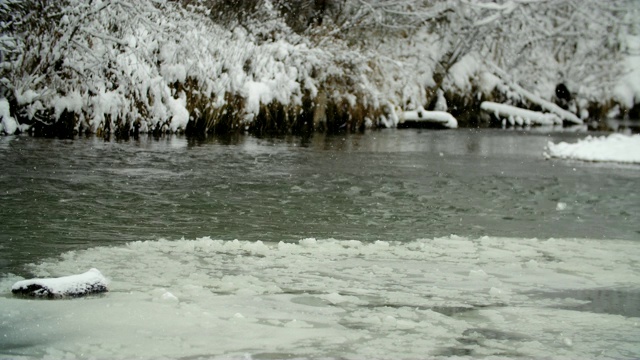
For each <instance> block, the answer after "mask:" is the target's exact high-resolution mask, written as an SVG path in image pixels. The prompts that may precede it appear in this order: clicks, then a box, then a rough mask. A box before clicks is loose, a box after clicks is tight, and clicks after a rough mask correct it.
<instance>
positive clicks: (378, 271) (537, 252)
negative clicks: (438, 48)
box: [0, 236, 640, 359]
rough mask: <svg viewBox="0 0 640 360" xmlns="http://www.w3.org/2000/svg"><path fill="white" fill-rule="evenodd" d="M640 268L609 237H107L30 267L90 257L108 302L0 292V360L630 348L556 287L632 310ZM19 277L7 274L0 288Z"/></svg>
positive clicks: (632, 342) (630, 337)
mask: <svg viewBox="0 0 640 360" xmlns="http://www.w3.org/2000/svg"><path fill="white" fill-rule="evenodd" d="M576 249H579V250H580V251H576ZM639 262H640V253H639V252H638V251H637V242H632V241H619V240H613V239H607V240H602V239H599V240H589V239H546V240H544V239H522V238H496V237H481V238H467V237H458V236H450V237H444V238H434V239H420V240H416V241H413V242H405V243H400V242H395V241H392V240H389V241H378V242H375V243H364V242H360V241H340V240H334V239H326V240H320V239H304V240H301V241H300V242H298V243H285V242H280V243H264V242H259V241H258V242H248V241H239V240H234V241H222V240H213V239H210V238H200V239H197V240H177V241H169V240H158V241H145V242H134V243H130V244H127V245H125V246H118V247H99V248H93V249H88V250H83V251H74V252H69V253H66V254H63V256H61V258H60V260H52V261H47V262H43V263H40V264H38V265H33V266H31V267H30V271H32V272H34V273H36V274H42V276H44V277H48V276H50V274H52V273H55V274H59V273H72V272H74V271H76V269H78V268H79V267H80V268H82V267H87V266H93V265H95V266H98V267H99V268H100V269H102V270H103V271H104V273H105V274H108V275H109V277H110V279H111V284H110V289H109V290H110V292H109V293H107V295H106V296H102V297H95V298H85V299H78V300H71V301H26V300H24V299H20V298H14V297H11V296H0V308H1V309H2V311H0V323H1V324H2V332H3V334H2V336H0V349H2V350H0V357H1V356H17V357H20V356H24V357H38V358H41V357H45V358H79V357H82V358H94V359H130V358H137V359H157V358H163V359H176V358H208V359H216V358H220V359H229V358H243V359H252V358H264V357H267V356H270V357H276V358H285V357H293V358H309V357H317V356H322V357H326V358H346V359H363V358H396V359H407V358H433V357H438V356H448V355H451V354H465V353H467V351H468V353H469V354H470V355H471V356H475V357H480V356H481V357H492V356H495V357H514V356H519V357H524V358H549V357H551V358H595V357H602V356H605V357H609V358H634V357H638V356H639V355H640V347H639V346H638V342H637V334H638V323H639V322H640V319H639V318H637V317H633V316H629V315H626V316H622V315H619V314H616V313H606V312H604V313H596V312H593V311H591V310H588V309H587V310H582V311H577V310H578V309H577V308H576V307H577V306H584V305H585V304H588V303H589V302H588V301H587V302H585V301H584V300H581V299H577V298H572V297H571V296H570V295H566V294H564V293H563V291H566V290H576V291H591V290H592V291H605V290H607V289H609V290H611V291H617V292H618V293H617V294H618V295H616V296H617V299H619V300H620V301H622V299H623V298H621V297H623V296H625V295H624V294H629V295H627V300H626V301H627V303H628V304H633V303H634V297H633V294H638V292H639V291H640V289H639V286H638V278H639V277H640V269H639V268H638V266H637V264H638V263H639ZM16 280H19V278H18V277H17V276H15V275H4V276H3V277H0V289H2V290H0V291H1V292H7V293H8V291H9V288H10V286H11V285H10V284H11V283H13V282H15V281H16ZM554 292H555V293H558V294H560V295H557V296H551V295H549V294H551V293H554ZM0 295H4V294H0ZM636 296H637V295H636ZM603 297H605V295H603ZM635 299H637V297H636V298H635ZM630 306H634V305H630ZM550 319H553V321H550ZM565 339H570V341H567V340H565Z"/></svg>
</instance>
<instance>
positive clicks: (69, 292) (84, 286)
mask: <svg viewBox="0 0 640 360" xmlns="http://www.w3.org/2000/svg"><path fill="white" fill-rule="evenodd" d="M31 286H37V287H38V289H37V290H35V291H33V292H32V295H33V296H52V297H62V296H74V295H85V294H86V293H87V292H91V291H92V289H94V288H95V287H96V286H99V287H104V288H106V287H107V279H106V278H105V277H104V276H103V275H102V273H100V271H99V270H98V269H95V268H92V269H90V270H89V271H87V272H85V273H83V274H78V275H69V276H63V277H58V278H43V279H29V280H22V281H18V282H16V283H15V284H13V286H12V287H11V290H12V291H22V290H24V291H27V290H29V289H28V288H29V287H31ZM29 291H30V290H29ZM30 292H31V291H30Z"/></svg>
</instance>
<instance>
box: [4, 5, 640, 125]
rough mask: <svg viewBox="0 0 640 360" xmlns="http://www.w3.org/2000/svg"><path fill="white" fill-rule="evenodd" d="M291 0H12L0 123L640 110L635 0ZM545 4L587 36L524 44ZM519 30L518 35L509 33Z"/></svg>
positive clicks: (342, 121) (598, 115)
mask: <svg viewBox="0 0 640 360" xmlns="http://www.w3.org/2000/svg"><path fill="white" fill-rule="evenodd" d="M293 3H295V1H289V2H287V1H275V0H274V1H266V0H264V1H253V2H246V3H243V5H242V6H240V5H238V7H234V6H228V5H225V3H224V2H217V1H209V2H205V3H201V4H200V5H198V6H195V5H193V4H191V2H189V1H182V2H174V1H166V2H155V1H150V0H142V1H138V2H135V3H129V2H125V1H121V0H103V1H95V2H92V3H91V4H86V3H85V2H83V1H80V0H69V1H66V2H56V3H52V4H41V3H38V2H33V1H29V0H12V1H7V2H6V3H5V5H4V7H3V8H2V9H1V10H0V17H2V20H3V22H2V24H3V25H2V30H3V33H4V34H5V36H4V37H3V38H2V39H3V40H2V41H1V42H0V53H1V54H2V59H1V61H2V63H1V65H2V66H0V78H1V79H2V81H0V90H1V91H0V93H1V94H0V97H1V98H2V100H0V101H1V103H0V110H1V111H0V116H2V125H1V126H2V129H0V132H4V133H7V134H12V133H16V132H29V133H32V134H34V135H40V136H60V137H68V136H71V135H73V134H77V133H93V134H97V135H99V136H103V135H112V134H113V135H116V136H127V135H134V134H139V133H155V134H160V133H167V132H169V133H186V134H189V135H201V134H205V133H216V134H222V133H231V132H245V131H247V132H250V133H254V134H287V133H304V132H311V131H324V132H336V131H345V130H347V131H358V130H362V129H365V128H376V127H395V126H397V125H398V122H399V118H400V116H399V115H400V114H401V112H403V111H409V110H417V109H420V108H424V109H426V110H437V111H448V112H449V113H450V114H451V115H452V116H453V117H455V118H456V119H457V122H458V126H460V127H477V126H500V125H501V122H502V119H501V118H500V117H497V116H495V115H494V114H493V113H491V112H485V111H482V110H481V104H482V103H483V102H485V101H490V102H496V103H500V104H508V105H513V106H518V107H521V108H525V109H529V110H534V111H542V110H544V111H551V112H555V113H561V111H560V110H562V111H568V112H569V113H570V114H571V116H573V117H575V119H577V121H587V122H590V123H593V124H595V125H593V127H594V128H597V129H602V127H603V125H602V124H603V122H602V121H600V120H601V119H605V118H607V117H619V118H625V117H631V118H634V117H635V116H636V115H637V114H638V113H639V111H638V105H637V104H636V102H637V100H636V99H640V89H637V86H636V85H637V83H639V82H636V81H633V79H631V80H630V76H631V78H633V76H636V77H637V74H636V73H637V71H636V72H632V73H629V71H628V70H629V69H632V70H634V69H635V68H634V66H635V65H636V64H637V61H636V58H637V56H636V57H633V56H630V55H629V56H627V54H631V53H632V50H634V49H636V47H637V46H636V45H637V41H635V40H634V39H637V37H638V29H637V26H635V25H634V22H633V21H629V19H632V18H633V14H635V13H637V11H638V6H637V5H634V3H627V2H624V1H623V2H620V4H619V5H620V7H619V8H615V7H605V6H601V5H600V4H599V3H598V2H595V1H590V2H587V3H584V2H580V4H579V6H580V7H581V8H584V9H589V10H591V11H592V12H607V14H608V17H607V19H609V20H611V21H610V23H606V24H603V23H599V22H593V21H590V20H588V19H576V18H575V17H576V16H578V17H580V16H584V14H583V13H582V12H580V13H579V14H582V15H571V16H569V15H568V12H567V11H568V10H567V6H568V7H569V8H568V9H569V10H570V8H571V6H577V5H576V4H573V3H572V2H569V3H567V4H564V5H562V4H560V5H554V4H551V5H548V4H547V5H538V6H537V7H536V6H532V5H529V4H520V5H510V6H519V8H518V9H517V10H518V11H514V10H515V9H510V8H507V7H506V6H507V5H506V4H505V5H501V6H498V7H496V8H489V7H486V6H483V5H481V4H474V3H469V4H467V5H465V6H462V8H464V9H462V8H459V6H454V5H455V4H453V3H449V2H442V3H441V4H439V5H429V6H427V5H422V6H426V7H424V8H420V10H422V12H413V13H409V12H406V11H405V12H402V11H401V10H402V9H403V8H402V6H408V5H407V4H408V3H406V4H404V5H403V4H400V5H393V6H400V7H398V8H396V7H393V8H391V7H389V6H391V5H385V6H387V7H384V6H382V5H380V6H378V7H376V6H372V7H371V8H370V9H369V8H367V9H365V8H362V7H358V6H356V5H347V4H342V5H337V3H335V4H333V5H327V7H323V8H322V9H316V8H314V7H311V8H308V9H307V10H309V9H311V10H313V11H311V10H309V11H311V13H312V14H311V13H310V14H308V16H309V19H312V20H313V21H302V23H300V19H298V18H294V17H292V15H288V14H289V13H290V11H289V10H291V8H290V7H291V6H292V4H293ZM301 4H302V2H301ZM302 5H303V4H302ZM302 5H301V6H302ZM288 6H289V8H287V7H288ZM308 6H311V5H308ZM314 6H315V5H314ZM412 6H417V5H415V4H413V5H412ZM623 8H624V9H626V10H627V11H622V10H621V9H623ZM301 9H304V8H301ZM405 10H406V9H405ZM465 11H466V12H468V13H470V14H471V15H470V16H469V17H464V16H462V14H464V13H465ZM302 13H303V14H304V11H302ZM548 13H553V14H554V15H555V16H557V17H559V19H564V18H565V17H566V19H565V20H566V21H565V22H564V23H563V24H562V27H554V25H551V24H546V25H545V26H547V27H548V28H545V29H544V32H545V33H555V34H556V35H555V36H558V39H560V34H561V33H562V31H564V29H565V28H571V29H574V30H576V33H579V34H582V35H580V36H577V37H573V36H572V37H570V38H569V39H568V40H566V41H565V40H563V41H564V42H562V41H558V39H556V38H555V37H553V36H552V37H551V38H550V39H541V40H537V41H535V42H532V43H526V44H525V43H524V42H523V41H522V38H521V37H522V36H523V35H522V34H528V35H530V36H529V37H534V38H535V36H534V35H538V34H537V32H536V31H538V30H536V29H537V28H536V27H526V31H524V30H522V26H523V25H522V23H523V21H525V20H526V22H527V23H528V22H529V21H532V20H536V19H545V18H546V16H548ZM40 14H47V15H46V16H44V17H43V16H40ZM427 14H430V15H427ZM523 14H524V15H523ZM320 15H322V17H321V19H322V21H318V16H320ZM582 20H584V22H582ZM614 20H616V21H614ZM418 23H420V24H422V25H417V24H418ZM542 23H545V22H542ZM512 28H520V29H521V31H520V32H516V33H513V34H514V35H513V36H512V37H505V36H504V35H500V34H504V33H505V31H507V32H508V31H511V30H510V29H512ZM612 31H613V32H614V33H616V34H618V35H619V36H618V37H617V38H616V39H615V40H611V39H610V37H611V36H610V33H611V32H612ZM521 33H522V34H521ZM581 36H583V37H584V38H582V37H581ZM481 38H482V39H484V41H479V39H481ZM587 38H588V39H590V41H585V39H587ZM185 39H188V41H185ZM460 39H467V40H466V42H461V41H460ZM611 41H613V43H610V42H611ZM572 47H573V48H574V49H575V50H574V51H568V49H569V48H572ZM513 51H516V54H511V52H513ZM554 53H555V55H553V54H554ZM543 65H544V66H543ZM550 109H551V110H550ZM562 114H564V113H562ZM564 116H566V114H565V115H564ZM575 119H574V120H572V121H573V122H574V123H575V122H576V121H575ZM596 121H597V122H596Z"/></svg>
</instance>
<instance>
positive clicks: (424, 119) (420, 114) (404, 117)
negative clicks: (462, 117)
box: [399, 107, 458, 129]
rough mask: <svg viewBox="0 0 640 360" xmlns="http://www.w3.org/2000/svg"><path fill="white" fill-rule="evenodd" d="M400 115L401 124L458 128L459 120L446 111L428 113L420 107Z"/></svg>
mask: <svg viewBox="0 0 640 360" xmlns="http://www.w3.org/2000/svg"><path fill="white" fill-rule="evenodd" d="M400 114H401V115H400V119H399V123H400V124H402V123H404V122H405V121H414V122H421V123H430V124H435V125H441V126H443V127H445V128H449V129H455V128H457V127H458V120H456V118H455V117H453V115H451V114H449V113H448V112H446V111H427V110H425V109H423V108H422V107H420V108H418V110H413V111H404V112H402V113H400Z"/></svg>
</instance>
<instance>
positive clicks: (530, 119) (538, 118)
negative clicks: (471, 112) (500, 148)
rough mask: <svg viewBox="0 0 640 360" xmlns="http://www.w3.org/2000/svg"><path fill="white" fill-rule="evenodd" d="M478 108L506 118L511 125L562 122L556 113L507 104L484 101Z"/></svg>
mask: <svg viewBox="0 0 640 360" xmlns="http://www.w3.org/2000/svg"><path fill="white" fill-rule="evenodd" d="M480 108H481V109H482V110H485V111H487V112H489V113H493V114H495V116H496V117H497V118H507V119H509V122H510V123H511V125H515V124H517V125H555V124H562V119H560V117H558V115H556V114H552V113H543V112H538V111H531V110H527V109H522V108H518V107H515V106H511V105H507V104H498V103H494V102H490V101H484V102H482V104H480Z"/></svg>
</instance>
